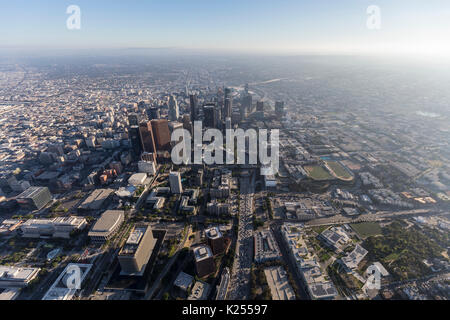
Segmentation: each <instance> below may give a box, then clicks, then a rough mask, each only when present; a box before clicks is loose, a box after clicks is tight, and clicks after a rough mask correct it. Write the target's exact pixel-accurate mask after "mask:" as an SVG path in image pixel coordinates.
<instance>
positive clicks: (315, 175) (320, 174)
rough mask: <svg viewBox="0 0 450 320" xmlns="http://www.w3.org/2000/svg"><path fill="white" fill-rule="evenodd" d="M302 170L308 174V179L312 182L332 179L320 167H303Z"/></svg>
mask: <svg viewBox="0 0 450 320" xmlns="http://www.w3.org/2000/svg"><path fill="white" fill-rule="evenodd" d="M304 169H305V170H306V171H307V172H308V175H309V176H310V178H311V179H314V180H329V179H333V178H334V177H333V176H332V175H331V174H329V173H328V172H327V170H325V169H324V168H322V167H321V166H317V165H315V166H305V167H304Z"/></svg>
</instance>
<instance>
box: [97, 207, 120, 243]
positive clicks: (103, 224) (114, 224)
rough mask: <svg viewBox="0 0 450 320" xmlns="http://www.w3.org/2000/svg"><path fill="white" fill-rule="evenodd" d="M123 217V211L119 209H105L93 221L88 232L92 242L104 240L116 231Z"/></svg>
mask: <svg viewBox="0 0 450 320" xmlns="http://www.w3.org/2000/svg"><path fill="white" fill-rule="evenodd" d="M124 219H125V212H124V211H121V210H106V211H105V212H103V214H102V215H101V217H100V218H99V219H98V220H97V222H95V224H94V226H93V227H92V228H91V230H90V231H89V233H88V236H89V237H90V238H91V240H92V241H94V242H99V243H102V242H105V241H107V240H109V239H111V237H112V236H113V235H114V234H115V233H116V232H117V230H118V229H119V227H120V226H121V224H122V222H123V221H124Z"/></svg>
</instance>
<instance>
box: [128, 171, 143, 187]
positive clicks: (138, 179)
mask: <svg viewBox="0 0 450 320" xmlns="http://www.w3.org/2000/svg"><path fill="white" fill-rule="evenodd" d="M146 179H147V173H145V172H141V173H135V174H133V175H131V177H130V178H128V183H129V184H131V185H133V186H135V187H136V186H142V185H143V184H144V183H145V180H146Z"/></svg>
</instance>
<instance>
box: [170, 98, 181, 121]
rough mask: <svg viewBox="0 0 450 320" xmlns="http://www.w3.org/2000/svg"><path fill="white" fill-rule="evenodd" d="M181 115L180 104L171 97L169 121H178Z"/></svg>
mask: <svg viewBox="0 0 450 320" xmlns="http://www.w3.org/2000/svg"><path fill="white" fill-rule="evenodd" d="M179 116H180V113H179V111H178V103H177V100H176V99H175V96H174V95H170V97H169V120H170V121H177V120H178V117H179Z"/></svg>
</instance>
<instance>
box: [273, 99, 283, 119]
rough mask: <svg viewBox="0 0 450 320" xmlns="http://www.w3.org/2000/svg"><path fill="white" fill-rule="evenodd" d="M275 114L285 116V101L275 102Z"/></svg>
mask: <svg viewBox="0 0 450 320" xmlns="http://www.w3.org/2000/svg"><path fill="white" fill-rule="evenodd" d="M275 112H276V113H277V115H280V116H281V115H283V114H284V101H276V102H275Z"/></svg>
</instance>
